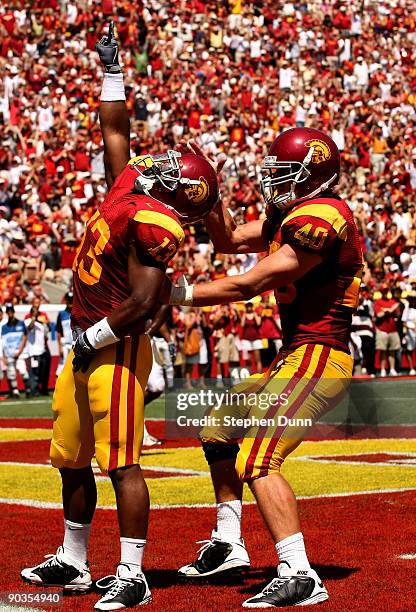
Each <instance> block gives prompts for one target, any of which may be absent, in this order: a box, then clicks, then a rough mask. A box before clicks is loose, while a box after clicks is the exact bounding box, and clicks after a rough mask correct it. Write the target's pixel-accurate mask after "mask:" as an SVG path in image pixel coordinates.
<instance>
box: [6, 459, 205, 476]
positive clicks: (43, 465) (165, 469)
mask: <svg viewBox="0 0 416 612" xmlns="http://www.w3.org/2000/svg"><path fill="white" fill-rule="evenodd" d="M0 465H13V466H16V467H37V468H51V467H52V466H51V464H50V463H29V462H25V461H0ZM142 468H143V470H144V471H148V472H165V473H168V474H171V473H172V474H184V475H186V476H209V475H210V473H209V472H206V471H205V472H204V471H200V470H191V469H187V468H175V467H166V466H157V465H151V466H150V465H142ZM93 469H94V472H95V471H96V470H97V474H96V475H97V478H101V477H100V472H99V468H98V466H96V465H93ZM102 480H107V477H106V476H103V477H102ZM164 480H165V479H164Z"/></svg>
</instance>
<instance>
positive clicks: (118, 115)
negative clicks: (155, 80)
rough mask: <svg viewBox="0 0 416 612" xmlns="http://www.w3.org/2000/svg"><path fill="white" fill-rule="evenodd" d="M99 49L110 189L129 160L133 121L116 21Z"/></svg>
mask: <svg viewBox="0 0 416 612" xmlns="http://www.w3.org/2000/svg"><path fill="white" fill-rule="evenodd" d="M96 50H97V53H98V55H99V56H100V60H101V63H102V64H103V66H104V80H103V86H102V90H101V104H100V109H99V115H100V125H101V133H102V136H103V141H104V168H105V177H106V181H107V185H108V188H110V187H111V186H112V184H113V183H114V181H115V179H116V178H117V176H118V175H119V174H120V172H121V171H122V170H123V169H124V168H125V166H126V165H127V162H128V161H129V159H130V120H129V115H128V112H127V106H126V94H125V91H124V82H123V74H122V72H121V68H120V65H119V62H118V43H117V40H116V38H115V35H114V22H113V21H111V22H110V25H109V28H108V34H107V36H103V37H102V38H101V40H100V42H99V43H97V45H96Z"/></svg>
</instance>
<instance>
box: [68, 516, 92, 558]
mask: <svg viewBox="0 0 416 612" xmlns="http://www.w3.org/2000/svg"><path fill="white" fill-rule="evenodd" d="M64 526H65V535H64V543H63V547H64V555H65V556H66V557H69V558H70V559H72V560H73V561H78V563H85V562H86V560H87V549H88V540H89V537H90V530H91V523H89V524H88V525H82V524H81V523H74V522H73V521H68V520H67V519H65V520H64Z"/></svg>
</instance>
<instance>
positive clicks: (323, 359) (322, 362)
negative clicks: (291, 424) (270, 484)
mask: <svg viewBox="0 0 416 612" xmlns="http://www.w3.org/2000/svg"><path fill="white" fill-rule="evenodd" d="M330 352H331V347H329V346H324V348H323V349H322V352H321V354H320V356H319V359H318V363H317V366H316V369H315V372H314V373H313V375H312V378H311V379H310V380H309V382H308V384H307V385H306V387H305V388H304V389H303V391H302V392H301V393H300V394H299V396H298V397H297V398H296V400H295V401H294V402H293V404H292V406H290V408H289V410H288V411H287V413H286V414H285V417H287V418H288V419H290V418H291V417H292V416H294V415H295V414H296V412H297V410H298V408H299V406H301V405H302V403H303V402H304V401H305V399H306V398H307V396H308V395H309V393H310V392H311V391H312V390H313V389H314V387H315V386H316V384H317V382H318V381H319V379H320V377H321V376H322V373H323V371H324V369H325V366H326V364H327V362H328V357H329V354H330ZM286 427H288V426H287V425H282V426H281V427H280V428H278V429H277V430H276V435H275V437H274V438H272V439H271V440H270V442H269V445H268V447H267V449H266V452H265V455H264V458H263V461H262V465H261V469H260V474H259V476H260V477H261V476H267V473H268V467H267V465H266V464H268V463H269V461H270V459H271V458H272V456H273V453H274V451H275V449H276V446H277V444H278V442H279V439H280V438H281V436H282V434H283V432H284V430H285V429H286Z"/></svg>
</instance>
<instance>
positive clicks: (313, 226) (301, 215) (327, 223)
mask: <svg viewBox="0 0 416 612" xmlns="http://www.w3.org/2000/svg"><path fill="white" fill-rule="evenodd" d="M307 209H309V210H307ZM328 209H330V210H328ZM281 235H282V244H290V245H291V246H293V247H296V248H299V249H302V250H304V251H308V252H310V253H318V254H319V255H322V256H323V257H325V256H327V255H329V253H330V252H331V251H332V249H333V247H334V246H335V244H336V243H337V242H338V241H339V240H346V237H347V220H346V219H345V218H344V217H343V216H342V215H341V213H340V212H339V211H337V210H336V209H335V208H334V207H330V206H314V205H310V206H305V207H304V208H303V209H300V210H298V211H294V212H293V213H290V214H289V215H288V216H287V217H286V218H285V219H284V221H283V223H282V234H281Z"/></svg>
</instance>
